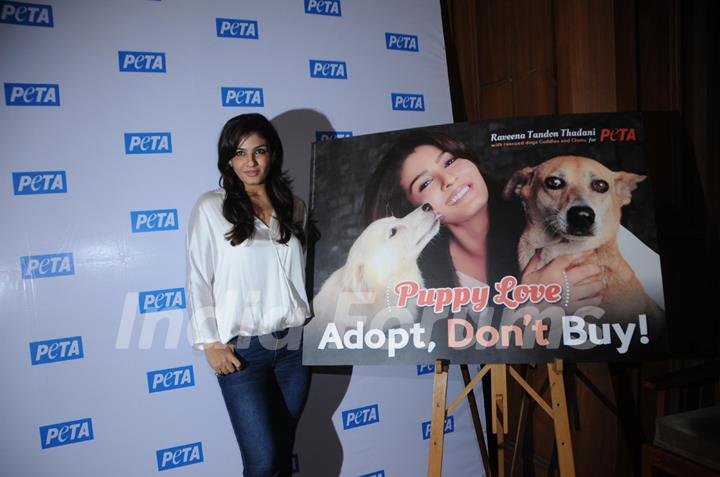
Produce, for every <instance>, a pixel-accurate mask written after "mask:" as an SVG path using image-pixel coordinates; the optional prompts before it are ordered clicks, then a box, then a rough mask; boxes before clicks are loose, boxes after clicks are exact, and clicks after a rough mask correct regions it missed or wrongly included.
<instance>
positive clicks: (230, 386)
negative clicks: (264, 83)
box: [186, 114, 310, 477]
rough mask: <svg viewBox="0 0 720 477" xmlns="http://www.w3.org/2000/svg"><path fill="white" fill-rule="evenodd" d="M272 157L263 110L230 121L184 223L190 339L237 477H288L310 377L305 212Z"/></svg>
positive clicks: (273, 134)
mask: <svg viewBox="0 0 720 477" xmlns="http://www.w3.org/2000/svg"><path fill="white" fill-rule="evenodd" d="M282 161H283V148H282V144H281V142H280V138H279V137H278V134H277V131H276V130H275V128H274V127H273V126H272V124H271V123H270V122H269V121H268V120H267V119H266V118H265V117H264V116H262V115H260V114H243V115H240V116H236V117H234V118H232V119H230V120H229V121H228V122H227V123H226V124H225V126H224V127H223V129H222V132H221V133H220V139H219V141H218V169H219V170H220V176H221V177H220V188H219V189H216V190H214V191H210V192H207V193H205V194H203V195H202V196H200V198H199V199H198V201H197V203H196V204H195V208H194V209H193V212H192V215H191V217H190V221H189V225H188V234H187V244H186V245H187V291H188V304H189V310H190V320H191V323H192V330H193V346H194V347H196V348H198V349H202V350H204V352H205V356H206V358H207V361H208V363H209V364H210V366H211V367H212V369H213V370H214V371H215V374H216V376H217V379H218V383H219V385H220V389H221V391H222V395H223V398H224V400H225V405H226V407H227V410H228V414H229V415H230V420H231V422H232V426H233V430H234V431H235V436H236V438H237V441H238V445H239V446H240V453H241V455H242V460H243V472H244V473H243V475H244V476H245V477H266V476H290V474H291V467H292V451H293V443H294V438H295V430H296V428H297V422H298V419H299V417H300V412H301V410H302V407H303V405H304V403H305V399H306V397H307V391H308V386H309V378H310V375H309V369H308V368H306V367H303V366H302V361H301V356H302V352H301V349H300V337H301V330H302V325H303V324H304V323H305V320H306V318H307V317H309V316H310V313H309V309H310V307H309V306H308V299H307V296H306V294H305V254H304V250H303V246H304V242H305V234H304V227H305V224H306V218H307V217H306V215H307V214H306V209H305V204H304V203H303V202H302V201H301V200H300V199H299V198H297V197H294V196H293V195H292V192H291V190H290V180H289V179H288V178H287V176H286V175H285V173H284V172H283V170H282Z"/></svg>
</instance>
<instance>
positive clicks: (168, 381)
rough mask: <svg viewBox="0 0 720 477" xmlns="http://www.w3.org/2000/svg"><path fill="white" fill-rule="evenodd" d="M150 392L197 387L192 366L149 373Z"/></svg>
mask: <svg viewBox="0 0 720 477" xmlns="http://www.w3.org/2000/svg"><path fill="white" fill-rule="evenodd" d="M147 384H148V392H149V393H150V394H152V393H159V392H161V391H170V390H171V389H180V388H189V387H191V386H195V374H194V373H193V367H192V366H183V367H180V368H170V369H158V370H157V371H148V373H147Z"/></svg>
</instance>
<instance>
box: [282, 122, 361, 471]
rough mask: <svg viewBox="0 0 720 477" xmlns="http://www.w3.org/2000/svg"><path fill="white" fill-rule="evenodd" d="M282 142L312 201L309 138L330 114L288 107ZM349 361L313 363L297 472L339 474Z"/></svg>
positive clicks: (298, 187) (326, 125)
mask: <svg viewBox="0 0 720 477" xmlns="http://www.w3.org/2000/svg"><path fill="white" fill-rule="evenodd" d="M271 122H272V123H273V125H274V126H275V128H276V129H277V131H278V134H279V135H280V138H281V139H282V142H283V149H284V158H285V161H284V162H285V168H286V169H287V171H288V172H289V174H290V176H291V177H293V178H294V181H293V191H294V192H295V194H296V195H298V196H300V197H302V198H303V199H305V201H306V203H308V205H309V198H310V179H311V159H312V147H311V143H312V142H314V141H315V134H316V132H317V131H327V132H329V131H334V130H335V128H333V126H332V124H330V121H329V120H328V119H327V117H326V116H325V115H324V114H322V113H319V112H317V111H314V110H312V109H294V110H290V111H286V112H284V113H282V114H280V115H278V116H276V117H274V118H273V119H271ZM310 212H311V213H310V221H309V226H308V249H307V250H308V252H307V266H306V282H307V285H306V289H307V293H308V297H312V296H313V289H314V286H313V278H314V263H315V243H316V242H317V241H318V240H319V239H320V233H319V231H318V230H317V227H316V226H315V221H314V220H313V217H312V211H310ZM351 375H352V367H351V366H334V367H313V370H312V381H311V384H310V393H309V396H308V401H307V404H306V405H305V410H304V411H303V414H302V417H301V418H300V424H299V426H298V431H297V437H296V439H295V452H296V453H297V455H298V467H299V472H298V474H297V475H299V476H313V477H330V476H333V477H334V476H338V475H340V470H341V469H342V463H343V448H342V443H341V442H340V438H339V436H338V434H337V432H336V430H335V426H334V425H333V422H332V417H333V414H334V413H335V411H336V410H337V409H338V408H339V407H340V403H341V402H342V400H343V398H344V397H345V393H346V392H347V389H348V386H349V385H350V378H351Z"/></svg>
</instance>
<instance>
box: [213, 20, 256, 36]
mask: <svg viewBox="0 0 720 477" xmlns="http://www.w3.org/2000/svg"><path fill="white" fill-rule="evenodd" d="M215 30H216V32H217V36H219V37H221V38H245V39H250V40H257V39H258V22H256V21H255V20H241V19H239V18H216V19H215Z"/></svg>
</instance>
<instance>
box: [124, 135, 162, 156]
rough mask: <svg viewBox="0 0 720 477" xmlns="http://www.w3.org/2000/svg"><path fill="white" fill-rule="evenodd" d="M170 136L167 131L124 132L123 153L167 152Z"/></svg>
mask: <svg viewBox="0 0 720 477" xmlns="http://www.w3.org/2000/svg"><path fill="white" fill-rule="evenodd" d="M171 152H172V136H171V135H170V133H169V132H147V133H125V154H169V153H171Z"/></svg>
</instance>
